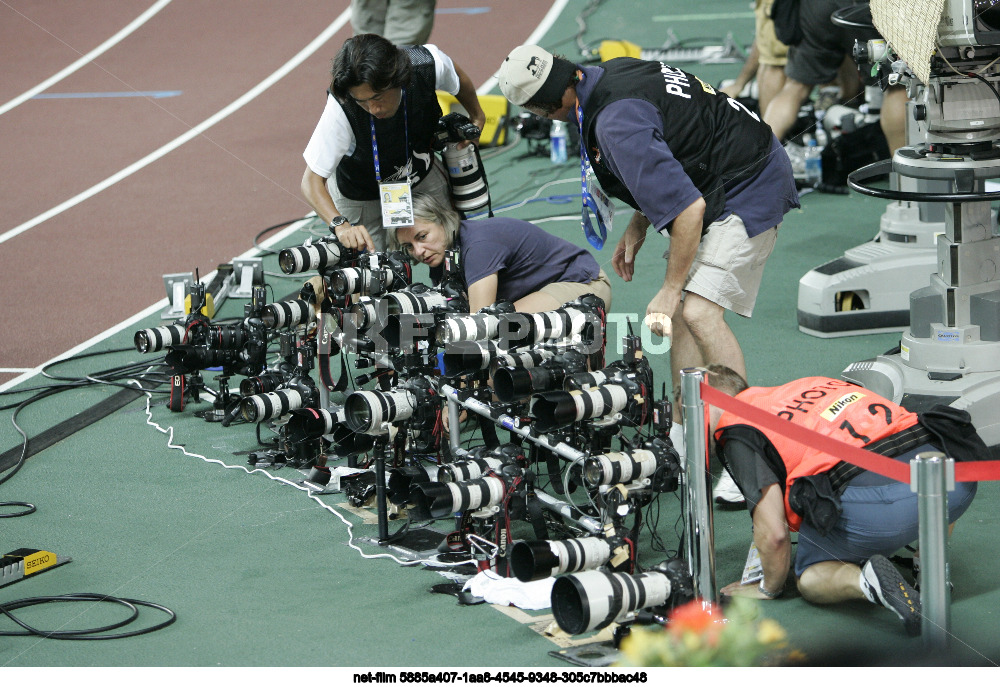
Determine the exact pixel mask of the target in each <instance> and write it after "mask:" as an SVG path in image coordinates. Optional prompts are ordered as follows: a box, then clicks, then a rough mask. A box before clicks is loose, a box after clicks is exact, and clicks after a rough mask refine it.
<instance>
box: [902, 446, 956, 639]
mask: <svg viewBox="0 0 1000 687" xmlns="http://www.w3.org/2000/svg"><path fill="white" fill-rule="evenodd" d="M910 488H911V489H912V490H913V491H915V492H917V503H918V509H919V510H918V512H919V516H920V525H919V532H920V535H919V536H920V539H919V545H920V605H921V609H922V611H923V617H922V618H921V625H920V631H921V635H922V636H923V642H924V646H925V647H926V648H930V649H939V650H940V649H945V648H946V647H947V645H948V634H949V628H950V627H951V589H950V587H949V585H948V492H949V491H953V490H954V489H955V461H954V460H952V459H951V458H945V456H944V454H943V453H937V452H934V451H927V452H924V453H918V454H917V457H916V458H915V459H914V460H913V461H911V462H910Z"/></svg>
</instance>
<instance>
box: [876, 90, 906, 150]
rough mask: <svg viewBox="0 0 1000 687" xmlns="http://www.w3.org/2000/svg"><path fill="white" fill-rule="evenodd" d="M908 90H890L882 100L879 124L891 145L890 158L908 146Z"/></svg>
mask: <svg viewBox="0 0 1000 687" xmlns="http://www.w3.org/2000/svg"><path fill="white" fill-rule="evenodd" d="M907 99H908V98H907V95H906V89H905V88H902V87H897V88H890V89H889V90H888V91H886V93H885V95H884V96H883V98H882V112H881V114H880V115H879V124H880V126H881V127H882V133H883V134H885V140H886V142H887V143H888V144H889V156H890V157H892V154H893V153H895V152H896V150H898V149H899V148H902V147H903V146H905V145H906V101H907Z"/></svg>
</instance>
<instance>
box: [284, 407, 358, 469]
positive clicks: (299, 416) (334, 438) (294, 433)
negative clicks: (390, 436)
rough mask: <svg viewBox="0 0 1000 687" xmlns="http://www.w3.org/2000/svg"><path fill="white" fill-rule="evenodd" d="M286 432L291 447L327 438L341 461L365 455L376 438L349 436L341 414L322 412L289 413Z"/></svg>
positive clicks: (318, 409)
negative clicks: (295, 444) (348, 457)
mask: <svg viewBox="0 0 1000 687" xmlns="http://www.w3.org/2000/svg"><path fill="white" fill-rule="evenodd" d="M285 431H286V432H287V435H288V440H289V441H291V442H292V443H300V442H303V441H309V440H311V439H318V438H320V437H327V436H328V437H329V438H330V439H331V444H332V446H333V448H334V450H335V451H336V453H337V455H338V456H339V457H341V458H344V457H347V456H356V455H360V454H362V453H366V452H368V451H370V450H371V449H372V447H373V446H375V437H373V436H370V435H368V434H359V433H358V432H352V431H351V430H350V428H348V427H347V425H346V424H345V423H344V413H343V410H338V411H337V412H331V411H329V410H327V409H325V408H297V409H295V410H293V411H291V414H290V416H289V418H288V422H287V423H286V425H285Z"/></svg>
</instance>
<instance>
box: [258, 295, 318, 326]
mask: <svg viewBox="0 0 1000 687" xmlns="http://www.w3.org/2000/svg"><path fill="white" fill-rule="evenodd" d="M260 319H261V321H262V322H263V323H264V326H265V327H267V328H268V329H284V328H286V327H297V326H298V325H300V324H308V323H310V322H312V321H313V320H315V319H316V309H315V308H314V307H313V305H312V304H311V303H307V302H306V301H304V300H302V299H300V298H296V299H295V300H292V301H278V302H277V303H269V304H268V305H265V306H264V308H263V309H262V310H261V313H260Z"/></svg>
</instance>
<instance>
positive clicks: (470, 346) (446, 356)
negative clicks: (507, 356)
mask: <svg viewBox="0 0 1000 687" xmlns="http://www.w3.org/2000/svg"><path fill="white" fill-rule="evenodd" d="M440 332H441V329H440V328H439V329H438V333H440ZM503 352H504V351H502V350H501V349H500V348H498V347H497V345H496V344H495V343H493V342H492V341H455V342H453V343H449V344H447V345H446V346H445V347H444V352H443V353H442V354H441V364H442V367H443V368H444V375H445V376H446V377H457V376H459V375H468V374H473V373H474V372H479V371H480V370H487V369H489V367H490V365H492V364H493V361H494V360H496V359H497V356H499V355H500V354H502V353H503Z"/></svg>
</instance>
